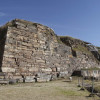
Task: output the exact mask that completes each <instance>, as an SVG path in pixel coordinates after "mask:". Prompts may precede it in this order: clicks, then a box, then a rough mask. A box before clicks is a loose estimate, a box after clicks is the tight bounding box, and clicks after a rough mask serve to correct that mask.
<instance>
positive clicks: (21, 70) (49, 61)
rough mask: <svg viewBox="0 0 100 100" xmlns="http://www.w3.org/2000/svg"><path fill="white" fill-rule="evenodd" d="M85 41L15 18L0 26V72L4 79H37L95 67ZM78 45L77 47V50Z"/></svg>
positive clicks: (40, 79) (45, 78) (69, 73)
mask: <svg viewBox="0 0 100 100" xmlns="http://www.w3.org/2000/svg"><path fill="white" fill-rule="evenodd" d="M88 44H89V43H87V42H84V41H81V40H78V39H73V38H71V37H63V36H57V35H56V34H55V33H54V31H53V30H52V29H50V28H49V27H47V26H44V25H42V24H38V23H32V22H29V21H25V20H20V19H15V20H12V21H11V22H8V23H7V24H5V25H4V26H2V27H0V71H1V72H3V73H5V74H6V78H12V79H19V80H20V79H21V78H22V77H23V76H24V77H25V78H26V81H32V80H33V79H34V77H35V75H37V76H38V81H49V80H50V79H51V77H52V78H53V79H57V78H63V77H67V76H70V75H71V74H72V73H73V71H75V70H79V69H81V68H85V67H88V68H90V67H94V66H95V67H96V66H99V59H97V58H96V56H94V54H93V53H92V52H91V51H89V49H88ZM80 48H81V49H80Z"/></svg>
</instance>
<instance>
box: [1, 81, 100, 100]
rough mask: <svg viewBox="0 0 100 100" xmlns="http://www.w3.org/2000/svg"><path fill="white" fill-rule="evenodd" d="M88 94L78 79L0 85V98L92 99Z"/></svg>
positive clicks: (36, 99)
mask: <svg viewBox="0 0 100 100" xmlns="http://www.w3.org/2000/svg"><path fill="white" fill-rule="evenodd" d="M88 95H89V92H88V91H80V88H79V87H77V80H75V81H73V82H66V80H58V81H52V82H46V83H26V84H22V83H21V84H16V85H6V86H2V85H1V86H0V100H92V98H91V97H90V98H89V97H87V96H88ZM97 98H98V97H95V100H97Z"/></svg>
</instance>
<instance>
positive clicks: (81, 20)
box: [0, 0, 100, 46]
mask: <svg viewBox="0 0 100 100" xmlns="http://www.w3.org/2000/svg"><path fill="white" fill-rule="evenodd" d="M15 18H18V19H24V20H29V21H32V22H38V23H41V24H44V25H47V26H49V27H51V28H52V29H53V30H54V31H55V33H56V34H57V35H67V36H72V37H75V38H78V39H81V40H84V41H88V42H91V43H92V44H94V45H96V46H100V0H1V1H0V25H4V24H5V23H6V22H8V21H10V20H12V19H15Z"/></svg>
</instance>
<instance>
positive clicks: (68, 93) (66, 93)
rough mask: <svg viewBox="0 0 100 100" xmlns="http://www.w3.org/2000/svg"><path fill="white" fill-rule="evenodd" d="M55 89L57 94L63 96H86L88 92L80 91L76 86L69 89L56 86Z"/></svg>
mask: <svg viewBox="0 0 100 100" xmlns="http://www.w3.org/2000/svg"><path fill="white" fill-rule="evenodd" d="M56 90H57V94H58V95H64V96H86V95H87V94H89V92H88V91H87V90H85V91H80V90H78V89H76V88H75V89H74V88H73V89H72V90H71V89H69V90H68V89H67V90H66V88H65V89H62V88H58V87H57V88H56Z"/></svg>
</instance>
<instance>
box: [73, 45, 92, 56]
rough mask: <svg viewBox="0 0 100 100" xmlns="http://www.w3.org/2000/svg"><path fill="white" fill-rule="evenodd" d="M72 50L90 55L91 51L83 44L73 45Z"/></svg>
mask: <svg viewBox="0 0 100 100" xmlns="http://www.w3.org/2000/svg"><path fill="white" fill-rule="evenodd" d="M73 50H75V51H80V52H82V53H85V54H88V55H92V53H91V52H90V51H89V50H88V49H87V48H86V47H85V46H82V45H77V46H75V47H73Z"/></svg>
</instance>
